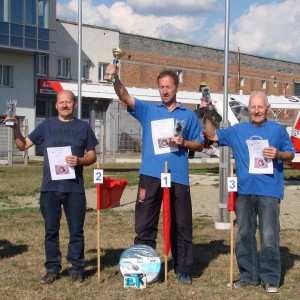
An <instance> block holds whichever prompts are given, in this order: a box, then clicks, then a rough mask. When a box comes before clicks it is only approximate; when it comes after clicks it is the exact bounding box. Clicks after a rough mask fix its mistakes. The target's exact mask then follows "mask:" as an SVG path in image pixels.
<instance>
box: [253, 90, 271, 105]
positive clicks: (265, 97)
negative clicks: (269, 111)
mask: <svg viewBox="0 0 300 300" xmlns="http://www.w3.org/2000/svg"><path fill="white" fill-rule="evenodd" d="M256 95H260V96H262V97H263V99H264V100H265V104H266V106H267V107H270V103H269V100H268V96H267V94H266V93H265V92H264V91H252V92H251V94H250V97H249V105H250V102H251V99H252V98H253V97H254V96H256Z"/></svg>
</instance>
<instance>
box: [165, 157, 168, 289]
mask: <svg viewBox="0 0 300 300" xmlns="http://www.w3.org/2000/svg"><path fill="white" fill-rule="evenodd" d="M165 173H168V162H167V161H165ZM167 285H168V255H165V286H167Z"/></svg>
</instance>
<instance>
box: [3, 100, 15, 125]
mask: <svg viewBox="0 0 300 300" xmlns="http://www.w3.org/2000/svg"><path fill="white" fill-rule="evenodd" d="M16 106H17V100H11V99H10V100H7V101H6V116H7V117H9V118H14V117H15V116H16ZM5 125H6V126H10V127H13V126H14V125H15V122H14V121H12V120H8V121H6V122H5Z"/></svg>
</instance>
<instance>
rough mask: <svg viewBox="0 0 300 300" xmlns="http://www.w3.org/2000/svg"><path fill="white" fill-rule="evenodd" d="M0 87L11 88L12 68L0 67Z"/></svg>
mask: <svg viewBox="0 0 300 300" xmlns="http://www.w3.org/2000/svg"><path fill="white" fill-rule="evenodd" d="M0 86H6V87H12V86H13V67H12V66H3V65H0Z"/></svg>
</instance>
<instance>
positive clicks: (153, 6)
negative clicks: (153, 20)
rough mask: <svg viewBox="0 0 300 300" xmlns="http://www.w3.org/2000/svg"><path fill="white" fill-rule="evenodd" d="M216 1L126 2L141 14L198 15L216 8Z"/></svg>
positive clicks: (154, 0)
mask: <svg viewBox="0 0 300 300" xmlns="http://www.w3.org/2000/svg"><path fill="white" fill-rule="evenodd" d="M217 3H218V1H217V0H184V1H182V0H143V1H141V0H128V1H127V4H128V6H130V7H132V9H133V10H134V11H136V12H139V13H142V14H155V15H160V16H168V15H169V16H170V15H177V16H178V15H181V16H182V15H189V16H191V15H198V14H203V13H206V12H208V11H212V10H214V9H215V8H216V6H217Z"/></svg>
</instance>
